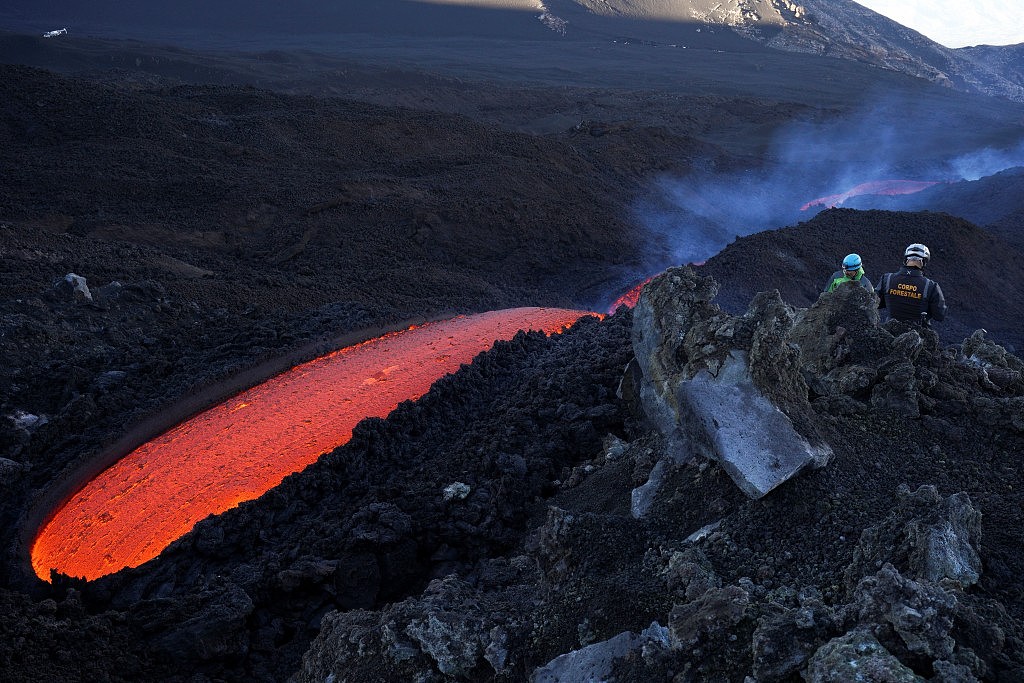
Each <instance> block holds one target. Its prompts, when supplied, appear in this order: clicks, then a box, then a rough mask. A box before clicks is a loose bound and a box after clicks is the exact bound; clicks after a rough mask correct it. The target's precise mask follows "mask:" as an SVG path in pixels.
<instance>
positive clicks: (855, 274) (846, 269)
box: [824, 254, 875, 292]
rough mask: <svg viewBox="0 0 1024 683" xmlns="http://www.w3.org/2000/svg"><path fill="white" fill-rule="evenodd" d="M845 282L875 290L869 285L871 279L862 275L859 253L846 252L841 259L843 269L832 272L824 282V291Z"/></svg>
mask: <svg viewBox="0 0 1024 683" xmlns="http://www.w3.org/2000/svg"><path fill="white" fill-rule="evenodd" d="M846 282H853V283H856V284H858V285H860V286H861V287H863V288H864V289H866V290H868V291H871V292H874V291H875V288H874V287H872V286H871V280H869V279H867V278H866V277H864V262H863V261H862V260H861V258H860V254H848V255H847V256H846V258H844V259H843V269H842V270H837V271H836V272H834V273H832V277H830V278H829V280H828V282H826V283H825V289H824V291H826V292H831V291H832V290H834V289H835V288H836V287H838V286H839V285H841V284H844V283H846Z"/></svg>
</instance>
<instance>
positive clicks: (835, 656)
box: [803, 630, 924, 683]
mask: <svg viewBox="0 0 1024 683" xmlns="http://www.w3.org/2000/svg"><path fill="white" fill-rule="evenodd" d="M803 677H804V680H805V681H807V682H808V683H863V682H864V681H870V682H871V683H917V682H918V681H924V679H923V678H921V677H920V676H918V675H917V674H915V673H914V672H913V671H912V670H910V669H909V668H907V667H906V666H904V665H903V664H902V663H900V660H899V659H897V658H896V657H895V656H893V655H892V653H890V652H889V651H888V650H886V649H885V647H883V646H882V644H881V643H879V642H878V639H877V638H875V637H874V636H873V635H871V633H870V632H868V631H866V630H855V631H852V632H850V633H847V634H846V635H844V636H840V637H838V638H834V639H832V640H830V641H829V642H828V643H826V644H825V645H823V646H822V647H820V648H819V649H818V651H817V652H815V653H814V656H813V657H811V660H810V663H809V664H808V666H807V671H806V672H805V673H804V674H803Z"/></svg>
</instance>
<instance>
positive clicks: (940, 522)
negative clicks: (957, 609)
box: [847, 485, 981, 588]
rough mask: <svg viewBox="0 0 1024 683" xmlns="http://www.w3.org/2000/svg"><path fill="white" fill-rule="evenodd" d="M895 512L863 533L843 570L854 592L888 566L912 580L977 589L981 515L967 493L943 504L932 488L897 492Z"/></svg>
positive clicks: (955, 496)
mask: <svg viewBox="0 0 1024 683" xmlns="http://www.w3.org/2000/svg"><path fill="white" fill-rule="evenodd" d="M897 496H898V505H897V506H896V509H895V510H893V512H892V513H891V514H890V515H889V516H888V517H887V518H886V519H884V520H883V521H882V522H880V523H879V524H877V525H875V526H873V527H870V528H868V529H865V530H864V532H863V533H862V534H861V538H860V540H859V541H858V544H857V548H856V549H855V550H854V556H853V561H852V562H851V564H850V567H849V569H848V570H847V584H848V585H850V586H853V585H854V584H855V583H856V582H857V581H859V580H860V578H861V577H862V576H864V575H866V574H869V573H873V572H874V571H875V568H877V567H879V566H881V565H883V564H885V563H891V564H893V565H894V566H896V567H898V568H899V569H900V570H901V571H902V572H903V573H905V574H906V575H908V576H911V577H913V578H915V579H919V580H926V581H933V582H941V581H948V582H953V583H955V584H957V585H959V586H961V587H964V588H966V587H968V586H972V585H974V584H976V583H977V582H978V579H979V578H980V574H981V559H980V557H979V555H978V550H979V547H980V544H981V512H980V511H979V510H978V509H977V508H975V507H974V505H973V504H972V502H971V499H970V497H969V496H968V495H967V494H966V493H963V492H961V493H956V494H954V495H951V496H948V497H946V498H943V497H942V496H940V495H939V492H938V489H936V488H935V487H934V486H930V485H925V486H921V487H919V488H918V489H917V490H916V491H911V490H910V489H909V487H907V486H901V487H900V488H899V489H898V491H897Z"/></svg>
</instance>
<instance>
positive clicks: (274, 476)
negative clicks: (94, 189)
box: [31, 308, 589, 581]
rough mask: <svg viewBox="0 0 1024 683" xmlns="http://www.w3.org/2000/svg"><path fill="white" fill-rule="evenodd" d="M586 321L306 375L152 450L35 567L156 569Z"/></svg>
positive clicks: (258, 390) (78, 509) (478, 325)
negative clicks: (443, 391) (504, 347)
mask: <svg viewBox="0 0 1024 683" xmlns="http://www.w3.org/2000/svg"><path fill="white" fill-rule="evenodd" d="M588 314H589V313H588V312H586V311H573V310H565V309H554V308H516V309H508V310H503V311H492V312H489V313H482V314H479V315H473V316H467V317H460V318H455V319H453V320H447V321H443V322H437V323H427V324H424V325H421V326H418V327H411V328H409V329H407V330H402V331H399V332H393V333H390V334H386V335H384V336H382V337H378V338H376V339H372V340H370V341H367V342H363V343H361V344H357V345H355V346H350V347H348V348H344V349H341V350H339V351H335V352H333V353H330V354H328V355H326V356H323V357H321V358H317V359H316V360H313V361H310V362H308V363H304V364H302V365H298V366H296V367H294V368H292V369H291V370H289V371H287V372H284V373H282V374H280V375H277V376H276V377H273V378H271V379H270V380H268V381H266V382H264V383H263V384H260V385H258V386H255V387H253V388H251V389H249V390H247V391H244V392H242V393H241V394H238V395H236V396H234V397H233V398H231V399H229V400H227V401H225V402H223V403H221V404H219V405H217V406H215V407H213V408H211V409H209V410H207V411H206V412H203V413H200V414H199V415H197V416H195V417H194V418H192V419H190V420H188V421H186V422H183V423H182V424H180V425H178V426H177V427H174V428H172V429H171V430H169V431H167V432H165V433H164V434H163V435H161V436H159V437H157V438H156V439H153V440H152V441H150V442H148V443H145V444H143V445H142V446H140V447H139V448H137V449H136V450H134V451H132V452H131V453H129V454H128V455H127V456H125V457H124V458H122V459H121V460H120V461H118V462H117V463H115V464H114V465H113V466H112V467H110V468H108V469H106V470H104V471H103V472H102V473H100V475H99V476H97V477H96V478H94V479H93V480H91V481H90V482H88V483H87V484H86V485H85V486H84V487H83V488H82V489H80V490H79V491H78V492H77V493H75V494H74V495H73V496H72V497H71V498H70V499H68V500H67V501H65V502H64V503H63V504H62V505H61V506H60V507H59V508H58V509H57V510H56V511H55V512H54V514H53V515H52V517H51V518H50V519H49V521H47V522H46V524H45V525H44V526H43V527H42V528H41V530H40V531H39V533H38V535H37V537H36V539H35V542H34V544H33V546H32V550H31V558H32V567H33V569H34V570H35V572H36V575H38V576H39V577H40V578H42V579H43V580H47V581H48V580H49V578H50V569H51V568H54V569H56V570H57V571H59V572H61V573H63V574H66V575H69V576H81V577H85V578H86V579H95V578H97V577H100V576H103V575H105V574H110V573H113V572H115V571H117V570H119V569H123V568H125V567H135V566H137V565H139V564H142V563H143V562H145V561H147V560H149V559H151V558H153V557H155V556H156V555H158V554H159V553H160V551H161V550H163V549H164V548H165V547H167V545H169V544H170V543H171V542H172V541H174V540H175V539H177V538H179V537H180V536H182V535H183V534H185V533H187V532H188V531H189V530H191V529H192V527H193V526H194V525H195V524H196V522H198V521H199V520H201V519H203V518H204V517H206V516H207V515H211V514H217V513H220V512H223V511H225V510H227V509H229V508H232V507H234V506H236V505H238V504H239V503H241V502H242V501H246V500H251V499H254V498H257V497H258V496H260V495H262V494H263V493H264V492H266V491H268V490H269V489H271V488H273V487H274V486H276V485H277V484H279V483H280V482H281V480H282V479H283V478H284V477H285V476H287V475H288V474H291V473H292V472H297V471H299V470H301V469H302V468H304V467H306V466H307V465H309V464H310V463H312V462H314V461H315V460H316V459H317V458H318V457H319V456H320V454H321V453H324V452H325V451H330V450H332V449H334V448H336V447H337V446H339V445H341V444H344V443H345V442H346V441H348V439H349V438H350V437H351V435H352V429H353V427H355V425H356V424H357V423H358V422H359V421H360V420H362V419H363V418H365V417H385V416H386V415H388V414H389V413H390V412H391V411H392V410H394V408H395V407H396V406H397V405H398V404H399V403H401V402H402V401H405V400H410V399H416V398H418V397H419V396H421V395H423V394H424V393H426V391H427V390H428V389H429V388H430V385H431V384H433V383H434V381H436V380H437V379H439V378H440V377H442V376H444V375H446V374H448V373H451V372H454V371H455V370H457V369H458V368H459V366H460V365H462V364H464V363H469V362H470V361H471V360H472V359H473V357H474V356H476V355H477V354H478V353H480V352H481V351H485V350H487V349H489V348H490V347H491V346H492V344H493V343H494V341H495V340H496V339H509V338H511V337H512V336H513V335H514V334H515V333H516V332H517V331H518V330H520V329H533V330H543V331H544V332H546V333H548V334H551V333H553V332H558V331H561V330H564V329H565V328H567V327H569V326H571V325H572V324H573V323H575V322H576V321H577V320H578V319H579V318H580V317H582V316H584V315H588Z"/></svg>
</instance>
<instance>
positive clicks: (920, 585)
mask: <svg viewBox="0 0 1024 683" xmlns="http://www.w3.org/2000/svg"><path fill="white" fill-rule="evenodd" d="M956 606H957V601H956V597H955V596H954V595H953V594H952V593H950V592H948V591H946V590H944V589H943V588H941V587H940V586H938V585H936V584H934V583H931V582H928V581H914V580H912V579H908V578H905V577H903V576H901V575H900V573H899V572H898V571H896V569H895V568H894V567H893V566H892V565H888V564H887V565H885V566H884V567H882V569H881V570H879V571H878V573H877V574H875V575H874V576H868V577H865V578H864V579H863V580H862V581H861V582H860V584H859V585H858V586H857V590H856V592H855V595H854V607H855V609H857V619H858V621H859V622H860V623H861V624H864V625H871V626H872V627H873V628H875V629H876V631H875V632H876V633H884V632H886V631H890V632H891V633H893V634H894V635H895V636H896V637H898V638H899V639H900V640H901V641H902V643H903V645H904V646H905V647H906V648H907V650H909V651H910V652H912V653H914V654H916V655H920V656H924V657H927V658H929V659H932V660H938V659H950V657H952V655H953V648H954V647H955V645H956V643H955V641H954V640H953V638H952V637H951V636H950V631H951V630H952V628H953V615H954V612H955V609H956ZM879 627H880V628H879ZM879 637H881V636H879Z"/></svg>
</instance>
